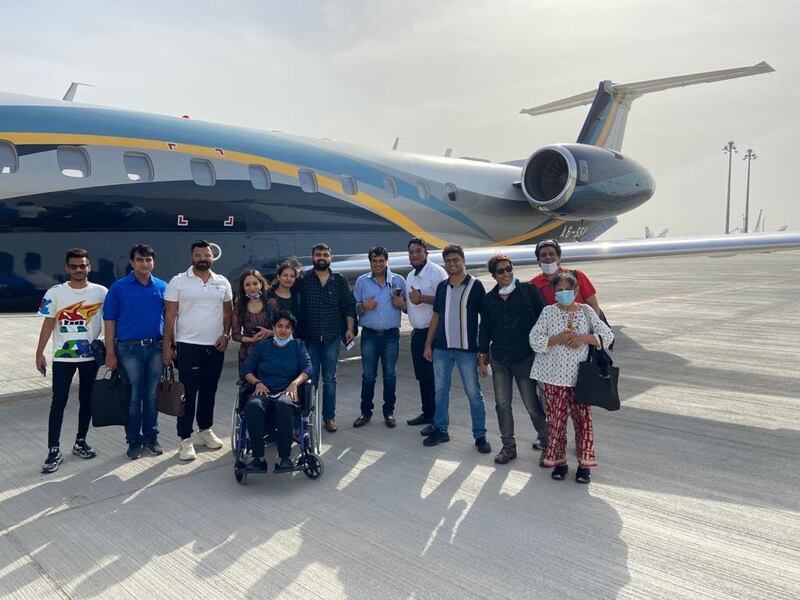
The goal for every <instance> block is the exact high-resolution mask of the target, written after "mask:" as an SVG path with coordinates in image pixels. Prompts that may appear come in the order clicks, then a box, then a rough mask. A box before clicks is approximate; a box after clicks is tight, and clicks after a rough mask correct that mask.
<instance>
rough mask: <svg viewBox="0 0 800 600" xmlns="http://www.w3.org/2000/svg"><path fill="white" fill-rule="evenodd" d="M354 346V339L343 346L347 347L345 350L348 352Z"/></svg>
mask: <svg viewBox="0 0 800 600" xmlns="http://www.w3.org/2000/svg"><path fill="white" fill-rule="evenodd" d="M355 347H356V341H355V340H353V341H352V342H350V343H349V344H345V348H347V351H348V352H349V351H350V350H352V349H353V348H355Z"/></svg>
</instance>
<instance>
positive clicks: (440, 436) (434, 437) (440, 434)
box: [422, 429, 450, 446]
mask: <svg viewBox="0 0 800 600" xmlns="http://www.w3.org/2000/svg"><path fill="white" fill-rule="evenodd" d="M449 441H450V435H449V434H448V433H447V432H446V431H439V430H438V429H434V430H433V433H432V434H430V435H429V436H428V437H426V438H425V439H424V440H422V445H423V446H436V445H437V444H443V443H444V442H449Z"/></svg>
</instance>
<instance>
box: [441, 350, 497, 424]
mask: <svg viewBox="0 0 800 600" xmlns="http://www.w3.org/2000/svg"><path fill="white" fill-rule="evenodd" d="M454 366H456V367H458V373H459V375H461V383H462V384H464V391H465V392H466V393H467V399H468V400H469V412H470V416H471V417H472V437H474V438H475V439H476V440H477V439H479V438H482V437H485V436H486V407H485V406H484V405H483V392H481V384H480V383H479V382H478V353H477V352H468V351H465V350H442V349H439V348H434V349H433V378H434V381H435V382H436V410H435V412H434V414H433V426H434V427H436V429H438V430H439V431H443V432H444V431H447V426H448V425H449V424H450V415H449V409H450V382H451V380H452V377H453V367H454Z"/></svg>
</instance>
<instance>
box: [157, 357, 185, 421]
mask: <svg viewBox="0 0 800 600" xmlns="http://www.w3.org/2000/svg"><path fill="white" fill-rule="evenodd" d="M156 409H158V412H160V413H163V414H165V415H171V416H173V417H182V416H183V415H184V414H185V413H186V397H185V394H184V389H183V384H182V383H181V382H180V381H175V369H173V368H172V367H164V372H163V373H162V374H161V379H160V380H159V381H158V386H157V387H156Z"/></svg>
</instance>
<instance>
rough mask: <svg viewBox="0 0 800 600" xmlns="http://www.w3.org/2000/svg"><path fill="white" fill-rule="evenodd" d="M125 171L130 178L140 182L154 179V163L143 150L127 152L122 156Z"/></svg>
mask: <svg viewBox="0 0 800 600" xmlns="http://www.w3.org/2000/svg"><path fill="white" fill-rule="evenodd" d="M122 163H123V164H124V165H125V173H126V174H127V175H128V179H130V180H131V181H136V182H138V183H144V182H146V181H153V163H152V162H151V160H150V157H149V156H147V154H143V153H141V152H126V153H125V154H124V155H123V156H122Z"/></svg>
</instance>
